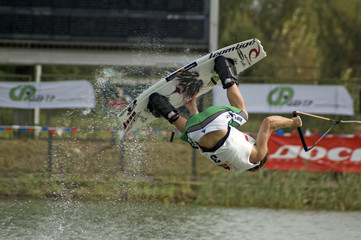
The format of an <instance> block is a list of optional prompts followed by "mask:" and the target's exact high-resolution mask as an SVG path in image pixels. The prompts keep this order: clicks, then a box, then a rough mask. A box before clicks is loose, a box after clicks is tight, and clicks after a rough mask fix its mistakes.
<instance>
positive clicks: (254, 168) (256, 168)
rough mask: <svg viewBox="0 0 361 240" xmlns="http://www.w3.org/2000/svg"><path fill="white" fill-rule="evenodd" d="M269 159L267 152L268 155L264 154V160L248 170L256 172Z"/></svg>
mask: <svg viewBox="0 0 361 240" xmlns="http://www.w3.org/2000/svg"><path fill="white" fill-rule="evenodd" d="M267 159H268V152H267V153H266V156H264V158H263V159H262V161H261V162H260V163H259V164H258V165H257V166H255V167H253V168H250V169H248V170H247V171H249V172H256V171H258V170H259V169H260V168H262V167H263V166H264V165H265V164H266V162H267Z"/></svg>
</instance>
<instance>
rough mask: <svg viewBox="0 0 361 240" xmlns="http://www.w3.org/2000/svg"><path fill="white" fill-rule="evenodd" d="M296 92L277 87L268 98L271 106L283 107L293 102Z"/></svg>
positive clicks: (288, 88)
mask: <svg viewBox="0 0 361 240" xmlns="http://www.w3.org/2000/svg"><path fill="white" fill-rule="evenodd" d="M293 94H294V91H293V89H292V88H290V87H276V88H274V89H272V91H271V92H270V93H269V94H268V96H267V101H268V104H269V105H271V106H283V105H285V104H287V103H289V102H290V101H291V100H292V97H293Z"/></svg>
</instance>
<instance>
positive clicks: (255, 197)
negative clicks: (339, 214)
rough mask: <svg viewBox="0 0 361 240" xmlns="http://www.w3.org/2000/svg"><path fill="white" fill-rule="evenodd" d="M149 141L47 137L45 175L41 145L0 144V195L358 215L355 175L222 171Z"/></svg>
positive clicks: (180, 149) (176, 147)
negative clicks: (119, 143) (122, 151)
mask: <svg viewBox="0 0 361 240" xmlns="http://www.w3.org/2000/svg"><path fill="white" fill-rule="evenodd" d="M152 139H153V138H151V137H144V138H143V139H140V140H139V139H135V138H134V139H130V140H128V141H127V143H126V155H125V159H126V161H125V169H124V171H123V172H121V171H120V170H119V148H117V147H114V146H111V145H110V143H109V142H108V141H104V140H92V141H89V140H74V139H67V140H66V139H60V138H59V139H54V145H53V169H52V172H51V174H50V173H48V172H47V171H46V167H47V166H46V161H47V141H46V140H31V139H28V140H26V139H25V140H21V139H7V140H3V139H2V140H0V151H1V153H2V154H1V156H0V173H1V175H0V198H1V199H20V198H32V199H53V200H54V199H55V200H80V201H135V202H161V203H175V204H199V205H217V206H231V207H261V208H276V209H280V208H284V209H298V210H301V209H307V210H340V211H348V210H361V185H360V184H359V183H360V182H361V175H360V174H353V173H343V174H335V173H325V172H303V171H267V170H261V171H259V172H257V173H249V172H246V173H238V174H237V173H229V172H227V171H224V170H222V169H220V168H217V167H215V166H213V165H212V164H211V163H210V162H208V160H206V159H204V158H203V157H201V156H200V155H199V154H198V153H197V159H198V160H197V175H196V176H193V175H192V173H191V172H192V169H191V164H192V163H191V158H192V150H191V149H190V148H189V147H188V146H187V145H186V144H184V143H182V142H180V141H178V140H176V141H175V142H174V143H169V142H167V141H166V139H162V140H161V141H159V139H157V140H152Z"/></svg>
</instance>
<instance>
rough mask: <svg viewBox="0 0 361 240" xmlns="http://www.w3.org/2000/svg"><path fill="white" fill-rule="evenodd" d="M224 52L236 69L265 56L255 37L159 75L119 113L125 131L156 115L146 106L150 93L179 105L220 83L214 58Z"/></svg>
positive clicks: (136, 127)
mask: <svg viewBox="0 0 361 240" xmlns="http://www.w3.org/2000/svg"><path fill="white" fill-rule="evenodd" d="M220 55H223V56H225V57H227V58H232V59H233V60H234V63H235V67H236V69H237V73H240V72H242V71H244V70H245V69H247V68H249V67H251V66H252V65H254V64H256V63H257V62H259V61H260V60H262V59H263V58H265V57H266V56H267V55H266V52H265V51H264V50H263V46H262V45H261V42H260V41H259V40H258V39H256V38H254V39H249V40H246V41H243V42H239V43H235V44H233V45H230V46H227V47H224V48H222V49H219V50H217V51H214V52H211V53H209V54H207V55H205V56H203V57H201V58H199V59H197V60H195V61H193V62H191V63H189V64H187V65H185V66H184V67H182V68H180V69H178V70H177V71H175V72H173V73H171V74H170V75H168V76H166V77H164V78H162V79H161V80H159V81H158V82H157V83H155V84H153V85H152V86H150V87H149V88H148V89H146V90H145V91H144V92H142V93H141V94H140V95H139V96H138V97H137V98H136V99H134V100H133V101H132V102H131V103H130V104H129V105H128V106H127V107H126V108H125V109H123V110H122V111H121V112H120V113H119V115H118V117H119V121H120V123H121V125H122V128H123V130H124V131H125V132H130V131H136V130H140V129H142V128H143V127H145V126H146V125H147V124H149V123H151V122H152V121H153V120H155V119H156V118H155V117H154V116H153V114H152V113H151V112H150V111H149V110H148V108H147V105H148V101H149V95H150V94H152V93H153V92H158V93H160V94H162V95H164V96H166V97H167V98H168V100H169V101H170V103H171V104H172V105H173V106H174V107H176V108H178V107H181V106H182V105H184V104H185V103H186V102H187V101H188V100H189V99H191V98H192V96H194V95H195V94H197V96H201V95H203V94H205V93H207V92H208V91H210V90H211V89H213V87H215V86H216V85H217V84H221V81H220V79H219V77H218V75H217V74H216V72H215V71H214V59H215V58H216V57H217V56H220Z"/></svg>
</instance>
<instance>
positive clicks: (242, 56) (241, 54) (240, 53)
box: [237, 49, 251, 67]
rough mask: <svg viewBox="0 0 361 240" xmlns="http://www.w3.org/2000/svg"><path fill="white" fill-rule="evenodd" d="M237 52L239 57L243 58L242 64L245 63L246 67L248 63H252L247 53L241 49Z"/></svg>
mask: <svg viewBox="0 0 361 240" xmlns="http://www.w3.org/2000/svg"><path fill="white" fill-rule="evenodd" d="M237 53H238V56H239V58H240V59H241V61H240V62H241V64H242V65H243V67H245V66H246V65H247V64H248V65H251V62H250V61H249V59H248V57H247V55H245V54H244V53H243V52H242V50H241V49H237Z"/></svg>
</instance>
